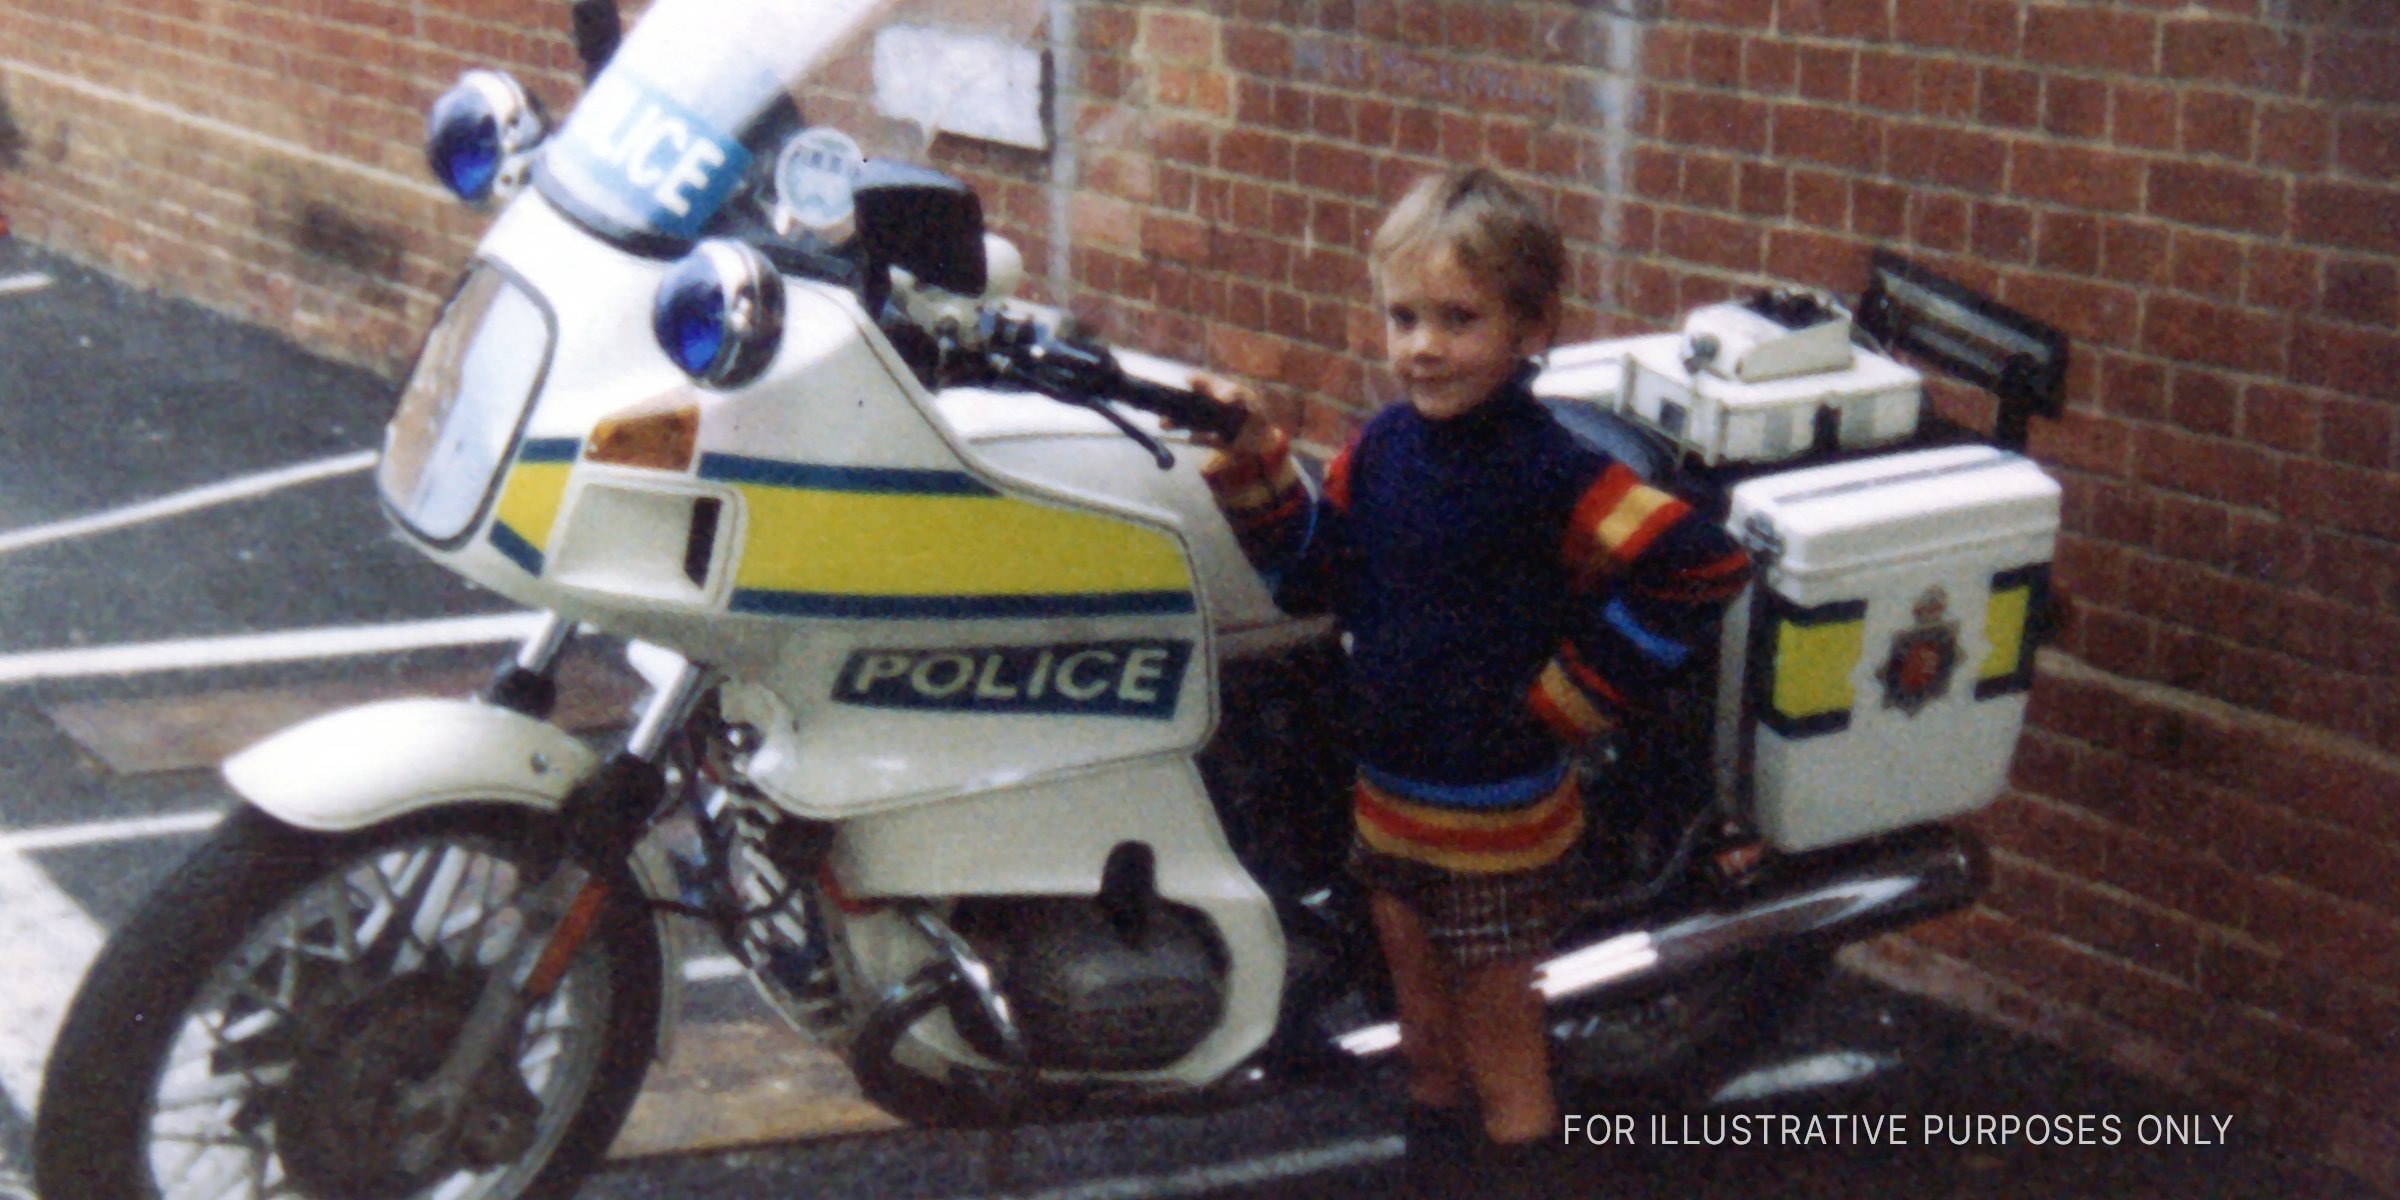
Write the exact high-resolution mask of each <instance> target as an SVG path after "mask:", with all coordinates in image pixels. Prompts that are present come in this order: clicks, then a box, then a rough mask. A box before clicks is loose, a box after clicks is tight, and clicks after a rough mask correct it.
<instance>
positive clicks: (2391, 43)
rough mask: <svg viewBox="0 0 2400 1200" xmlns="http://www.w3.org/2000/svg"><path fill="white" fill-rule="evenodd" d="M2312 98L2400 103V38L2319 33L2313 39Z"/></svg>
mask: <svg viewBox="0 0 2400 1200" xmlns="http://www.w3.org/2000/svg"><path fill="white" fill-rule="evenodd" d="M2310 41H2311V43H2312V45H2311V48H2310V53H2309V64H2308V95H2309V96H2310V97H2311V98H2312V99H2319V100H2354V101H2364V102H2367V103H2371V104H2400V71H2395V70H2393V69H2392V64H2394V63H2400V39H2395V38H2388V37H2360V36H2357V35H2355V34H2350V33H2319V34H2317V35H2316V36H2314V37H2313V38H2311V39H2310Z"/></svg>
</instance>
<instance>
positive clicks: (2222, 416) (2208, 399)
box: [2160, 369, 2240, 561]
mask: <svg viewBox="0 0 2400 1200" xmlns="http://www.w3.org/2000/svg"><path fill="white" fill-rule="evenodd" d="M2168 397H2169V399H2168V409H2167V411H2168V413H2169V415H2170V416H2172V417H2173V419H2174V421H2175V423H2176V424H2177V425H2179V426H2182V427H2183V428H2185V429H2188V430H2190V431H2192V432H2193V433H2206V434H2214V435H2217V436H2219V437H2230V436H2232V435H2233V433H2234V427H2235V425H2236V424H2237V414H2238V413H2239V411H2240V394H2239V390H2238V389H2237V387H2236V386H2235V384H2234V382H2233V381H2232V380H2230V379H2227V378H2226V377H2225V376H2223V375H2220V374H2218V373H2216V372H2214V371H2202V370H2192V369H2182V370H2178V371H2176V372H2175V375H2174V381H2173V382H2172V383H2171V384H2170V385H2169V387H2168ZM2211 512H2212V514H2213V516H2214V518H2215V520H2216V522H2217V525H2218V529H2219V533H2220V535H2221V534H2222V527H2223V524H2224V513H2223V512H2222V511H2221V510H2211ZM2167 515H2168V514H2167V513H2166V511H2164V510H2162V511H2161V512H2160V518H2161V519H2162V520H2164V519H2165V518H2166V517H2167ZM2166 549H2167V551H2168V552H2169V553H2171V554H2176V555H2177V556H2178V557H2182V558H2196V559H2200V560H2202V561H2213V560H2214V559H2215V558H2217V557H2218V554H2217V552H2215V551H2212V552H2210V553H2205V554H2198V553H2188V552H2186V551H2185V550H2178V549H2177V548H2175V547H2173V546H2168V547H2166Z"/></svg>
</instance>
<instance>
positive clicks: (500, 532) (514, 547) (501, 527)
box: [492, 521, 542, 575]
mask: <svg viewBox="0 0 2400 1200" xmlns="http://www.w3.org/2000/svg"><path fill="white" fill-rule="evenodd" d="M492 548H493V549H495V550H498V551H499V552H500V553H502V554H505V555H507V556H508V561H510V562H513V563H515V564H517V565H518V566H520V567H523V568H525V573H526V574H528V575H539V574H541V573H542V552H541V551H540V550H537V549H535V548H534V545H533V543H532V542H529V541H526V540H525V539H524V538H523V537H522V536H520V535H519V534H518V533H517V531H516V530H514V529H510V528H509V527H508V526H507V525H505V524H502V523H501V522H498V521H494V522H492Z"/></svg>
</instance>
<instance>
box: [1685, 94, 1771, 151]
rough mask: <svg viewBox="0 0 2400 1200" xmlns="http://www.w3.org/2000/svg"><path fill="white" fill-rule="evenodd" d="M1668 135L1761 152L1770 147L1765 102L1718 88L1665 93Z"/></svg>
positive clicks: (1695, 142) (1689, 142) (1693, 142)
mask: <svg viewBox="0 0 2400 1200" xmlns="http://www.w3.org/2000/svg"><path fill="white" fill-rule="evenodd" d="M1665 99H1666V103H1667V137H1668V138H1669V140H1671V141H1675V142H1679V143H1682V144H1685V145H1695V146H1715V147H1719V148H1721V149H1726V150H1738V151H1741V152H1742V153H1745V154H1760V153H1763V152H1765V150H1766V148H1767V125H1768V121H1767V114H1768V108H1767V106H1766V105H1765V104H1763V103H1761V102H1759V101H1756V100H1751V99H1746V98H1744V97H1740V96H1733V95H1727V94H1724V93H1718V92H1686V91H1677V92H1669V93H1667V94H1666V97H1665Z"/></svg>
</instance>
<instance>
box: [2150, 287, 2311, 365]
mask: <svg viewBox="0 0 2400 1200" xmlns="http://www.w3.org/2000/svg"><path fill="white" fill-rule="evenodd" d="M2284 325H2285V323H2284V322H2283V321H2282V320H2280V319H2278V318H2276V317H2272V316H2268V315H2265V314H2261V313H2254V312H2251V311H2249V310H2247V309H2238V308H2230V307H2227V306H2224V305H2219V304H2211V303H2208V302H2205V301H2200V300H2187V299H2185V298H2183V297H2180V296H2170V295H2153V296H2151V297H2150V299H2149V302H2148V304H2147V305H2146V306H2145V312H2144V314H2143V320H2142V349H2143V350H2145V351H2148V352H2149V353H2152V354H2158V355H2162V356H2164V357H2167V358H2174V359H2182V360H2186V361H2191V362H2205V363H2213V364H2215V365H2217V366H2221V367H2227V368H2230V369H2233V370H2238V371H2250V372H2255V373H2258V374H2273V373H2276V372H2279V371H2281V370H2282V368H2283V361H2284V360H2283V349H2284V346H2283V343H2284V337H2285V333H2284ZM2302 369H2304V370H2305V369H2306V368H2305V366H2303V367H2302Z"/></svg>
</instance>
